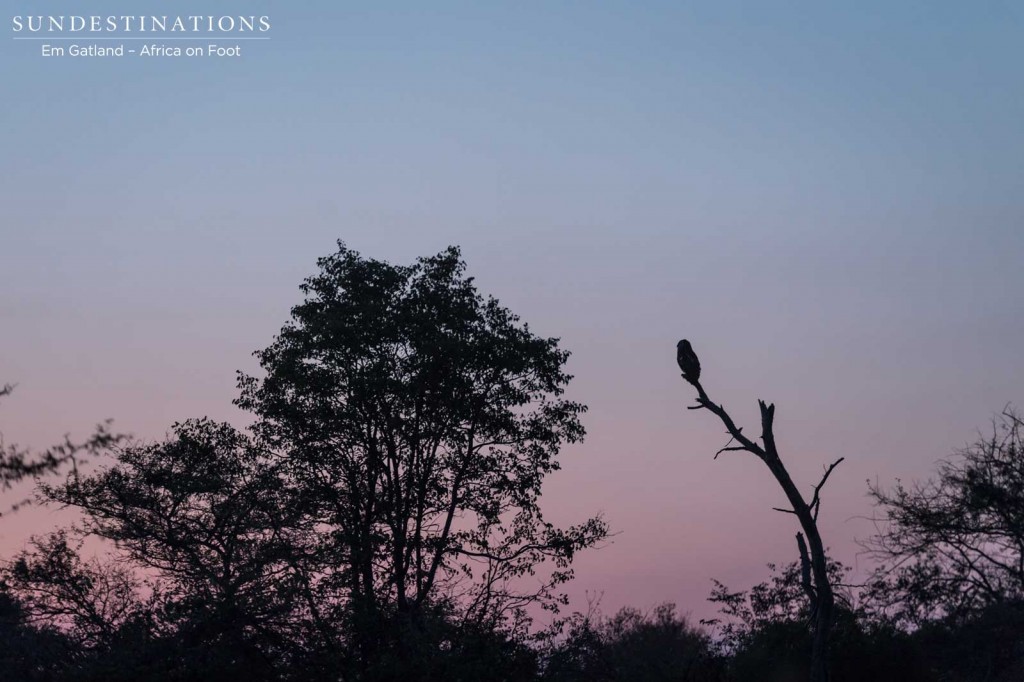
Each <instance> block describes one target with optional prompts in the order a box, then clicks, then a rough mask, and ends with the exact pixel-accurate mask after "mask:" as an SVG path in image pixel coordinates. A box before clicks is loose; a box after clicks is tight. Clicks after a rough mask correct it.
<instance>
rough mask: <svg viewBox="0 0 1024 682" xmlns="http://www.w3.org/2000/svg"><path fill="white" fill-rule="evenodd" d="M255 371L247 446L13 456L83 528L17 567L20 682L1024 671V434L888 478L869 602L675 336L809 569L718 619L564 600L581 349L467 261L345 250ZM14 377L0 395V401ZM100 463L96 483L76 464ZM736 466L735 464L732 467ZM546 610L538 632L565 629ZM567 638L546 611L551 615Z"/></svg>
mask: <svg viewBox="0 0 1024 682" xmlns="http://www.w3.org/2000/svg"><path fill="white" fill-rule="evenodd" d="M302 291H303V293H304V300H303V301H302V302H301V303H300V304H299V305H297V306H296V307H295V308H293V310H292V314H291V319H290V320H289V322H288V323H287V324H286V325H285V326H284V327H283V328H282V330H281V332H280V334H279V335H278V336H277V337H276V339H275V340H274V342H273V343H272V344H271V345H270V346H269V347H267V348H266V349H264V350H262V351H259V352H257V353H256V357H257V358H258V359H259V361H260V365H261V367H262V372H261V374H260V375H259V376H246V375H241V376H240V377H239V389H240V395H239V398H238V400H237V404H238V405H239V406H240V407H242V408H243V409H245V410H247V411H248V412H249V413H250V415H251V416H252V417H253V423H252V426H251V427H250V428H248V429H246V430H244V431H243V430H239V429H237V428H235V427H233V426H231V425H228V424H221V423H216V422H213V421H211V420H208V419H193V420H188V421H185V422H182V423H179V424H175V425H173V427H172V429H171V432H170V434H169V435H168V436H167V438H166V439H164V440H162V441H159V442H152V443H142V442H127V441H125V440H124V439H123V438H122V437H120V436H116V435H112V434H111V433H110V432H109V431H108V430H107V429H106V427H101V428H99V429H98V430H97V432H96V433H95V434H94V435H93V436H92V437H91V438H90V439H88V440H87V441H85V442H83V443H74V442H71V441H70V440H67V439H66V440H65V443H64V444H63V445H61V446H58V447H56V448H51V449H50V450H47V451H44V452H43V453H40V454H35V455H33V454H32V453H30V452H28V451H26V450H24V449H20V448H16V447H13V446H3V447H2V449H0V489H2V490H8V489H9V488H10V486H11V485H12V484H15V483H17V482H18V481H23V480H25V479H26V478H32V477H35V476H40V475H43V474H52V473H54V472H55V471H57V470H58V469H61V467H63V466H64V465H65V464H69V465H71V466H68V467H66V468H64V469H63V470H64V472H65V473H66V476H65V478H64V480H63V481H61V482H57V481H56V479H53V478H49V479H47V482H46V483H42V484H40V485H39V491H40V494H41V495H42V496H43V497H44V498H45V499H46V500H48V501H49V502H51V503H53V504H56V505H61V506H64V507H69V508H72V509H74V510H76V511H77V512H78V513H79V520H78V522H77V523H76V524H75V525H74V526H73V527H70V528H66V529H62V530H58V531H56V532H53V533H51V534H49V535H46V536H42V537H37V538H34V539H33V540H32V541H31V542H30V543H29V544H28V546H27V547H25V548H24V549H23V550H22V551H21V552H19V553H17V554H16V555H15V556H13V557H12V558H11V559H10V561H8V562H6V563H5V564H4V565H3V567H2V570H0V679H4V680H6V679H12V680H28V681H35V680H40V681H43V680H46V681H49V680H53V681H60V682H79V681H80V682H87V681H88V682H92V681H100V680H102V681H103V682H121V681H124V682H129V681H132V682H134V681H136V680H155V681H166V682H171V681H174V682H184V681H192V680H195V681H200V680H202V681H206V680H220V679H235V678H241V679H246V680H249V681H250V682H263V681H266V682H289V681H292V680H294V681H300V680H301V681H303V682H305V681H310V682H317V681H324V682H326V681H332V682H386V681H387V682H390V681H399V680H401V681H408V680H415V681H425V682H431V681H434V680H445V681H449V680H451V681H455V682H478V681H483V680H487V681H494V682H583V681H587V682H591V681H593V682H746V681H751V682H753V681H757V682H776V681H777V682H789V681H791V680H806V679H811V680H821V679H824V677H823V676H824V675H825V674H826V673H827V674H828V675H829V679H830V680H831V681H832V682H847V681H849V682H853V681H860V680H865V679H868V680H873V681H875V682H886V681H889V680H893V681H896V680H899V681H900V682H981V681H984V682H1010V681H1011V680H1012V681H1014V682H1017V681H1019V680H1021V679H1024V635H1022V633H1024V570H1022V568H1021V567H1022V565H1024V552H1022V548H1024V530H1022V528H1024V508H1022V506H1021V505H1022V500H1024V447H1022V435H1024V433H1022V428H1024V424H1022V421H1021V419H1020V418H1019V417H1018V416H1017V415H1016V413H1014V412H1013V411H1012V410H1007V411H1006V412H1005V413H1004V414H1003V415H1001V417H1000V419H999V421H998V423H997V424H996V428H995V430H994V431H993V433H992V435H991V436H986V437H984V438H981V439H980V440H979V441H978V442H977V443H975V444H974V445H972V446H970V447H968V448H966V449H965V450H963V451H961V452H959V453H957V455H956V457H954V458H953V459H951V460H949V461H947V462H943V463H942V464H941V465H940V467H939V472H938V476H937V478H936V479H935V480H933V481H929V482H927V483H923V484H915V485H912V486H904V485H902V484H900V483H897V484H896V486H895V487H894V488H892V489H883V488H881V487H879V486H871V488H870V492H871V494H872V496H873V497H874V499H875V501H876V502H877V504H878V509H879V533H878V535H877V536H876V537H875V538H872V539H871V540H870V541H868V545H869V547H870V548H871V550H872V551H873V552H874V553H875V555H876V556H878V557H880V558H881V559H882V560H883V561H882V564H881V565H880V566H879V569H878V571H877V572H876V573H875V574H874V575H872V576H871V577H870V579H869V580H868V581H867V582H866V583H865V584H863V585H855V584H851V582H850V577H849V576H850V573H851V572H850V570H849V569H848V568H846V567H845V566H843V565H842V564H841V563H839V562H837V561H835V560H833V559H830V558H829V557H827V556H826V554H825V549H824V546H823V544H822V540H821V537H820V535H819V534H818V530H817V524H816V521H817V515H818V510H819V507H820V505H821V490H822V488H823V486H824V484H825V483H826V481H827V480H828V479H829V476H830V474H831V473H832V471H833V470H834V469H835V467H836V466H837V465H838V464H839V461H841V460H839V461H837V462H835V463H834V464H832V465H831V466H830V467H828V468H827V469H826V470H825V472H824V474H823V476H822V478H821V480H820V481H819V483H818V484H817V485H816V486H815V487H814V488H813V492H812V494H811V495H810V499H809V500H808V499H805V498H804V496H803V495H802V494H801V493H800V492H799V490H797V488H796V486H795V484H793V482H792V480H791V479H790V477H789V475H788V473H787V472H786V469H785V467H784V466H783V464H782V462H781V460H780V459H779V454H778V451H777V449H776V444H775V438H774V431H773V426H774V406H773V405H768V404H765V403H764V402H761V403H760V408H761V418H762V425H761V426H762V433H761V439H760V441H759V442H755V441H754V440H751V439H749V438H748V437H747V436H745V435H744V434H743V431H742V430H741V429H740V428H739V427H737V426H736V425H735V423H734V422H733V420H732V419H731V417H730V416H729V414H728V412H726V410H725V409H724V408H723V407H722V406H721V405H718V404H716V403H714V402H712V401H711V399H710V398H709V397H708V395H707V393H706V392H705V390H704V388H703V386H702V385H701V383H700V379H701V366H700V360H699V358H698V357H697V355H696V353H695V352H694V351H693V348H692V346H691V345H690V344H689V343H688V342H680V343H679V345H678V346H677V361H678V363H679V366H680V370H681V371H682V372H683V377H684V378H685V379H686V380H687V381H688V382H689V383H690V384H692V385H693V386H694V388H695V389H696V390H697V395H698V404H697V405H696V406H695V407H694V408H691V409H707V410H708V411H710V412H712V413H713V414H715V415H716V416H717V417H718V418H719V419H720V420H721V421H722V423H723V424H724V425H725V427H726V430H727V432H728V433H729V435H730V436H731V438H732V440H731V441H730V442H729V443H728V444H727V445H726V447H724V448H722V450H721V451H720V452H727V451H745V452H749V453H752V454H754V455H756V456H757V457H758V458H759V459H761V460H762V461H763V462H765V464H766V465H767V466H768V467H769V469H770V470H771V471H772V474H773V475H774V477H775V479H776V481H777V483H779V485H780V486H781V487H782V488H783V490H784V491H785V493H786V495H787V497H788V499H789V501H790V503H791V508H789V509H784V510H779V511H783V512H786V513H791V514H794V515H796V516H797V517H798V520H799V522H800V524H801V532H800V533H798V534H797V548H798V555H797V559H798V560H797V561H794V562H792V563H790V564H788V565H785V566H783V567H781V568H779V567H776V566H773V565H769V569H770V574H769V576H768V577H767V579H766V580H764V581H763V582H761V583H759V584H757V585H754V586H753V587H751V588H749V589H745V590H740V591H735V592H734V591H731V590H730V589H729V588H728V587H726V586H725V585H724V584H722V583H720V582H717V581H716V582H715V583H714V588H713V590H712V592H711V595H710V601H711V602H712V603H714V604H716V605H717V606H718V608H719V616H718V617H716V618H710V619H706V620H704V621H701V622H700V623H699V624H693V623H691V622H690V621H689V620H688V619H687V618H685V617H682V616H680V615H678V613H677V611H676V609H675V606H674V605H671V604H663V605H661V606H658V607H656V608H654V609H653V610H651V611H642V610H639V609H634V608H626V609H622V610H620V611H619V612H618V613H616V614H615V615H613V616H611V617H605V616H602V615H601V614H600V613H599V612H597V611H596V609H593V608H592V609H591V611H590V612H589V613H588V614H585V615H584V614H580V613H574V614H571V615H569V616H562V615H558V616H557V617H553V618H552V620H553V624H552V625H550V626H549V627H548V628H547V629H538V628H537V627H536V626H535V624H534V617H535V616H536V615H537V614H538V613H544V610H547V611H548V612H550V613H552V614H555V613H557V612H558V611H559V608H560V607H562V606H564V605H565V604H566V603H567V602H566V598H565V596H564V594H563V590H562V587H563V586H564V585H565V583H566V582H567V581H568V580H570V579H571V578H572V562H573V559H574V558H575V556H576V555H577V553H578V552H580V551H581V550H584V549H588V548H592V547H595V546H597V545H598V544H600V543H601V541H602V540H603V539H604V538H606V537H607V535H608V527H607V525H606V524H605V522H604V521H603V520H602V519H601V518H600V517H596V518H592V519H589V520H585V521H584V522H583V523H581V524H579V525H577V526H573V527H570V528H564V529H563V528H557V527H555V526H553V525H552V524H550V523H548V522H547V521H546V520H545V519H544V516H543V514H542V513H541V507H540V496H541V492H542V484H543V482H544V480H545V478H546V477H547V475H548V474H550V473H552V472H553V471H555V470H557V469H558V456H559V453H560V450H561V448H562V447H563V446H564V445H565V444H568V443H576V442H579V441H580V440H581V439H582V438H583V436H584V429H583V426H582V424H581V415H582V414H583V412H584V411H585V407H584V406H583V405H582V404H580V403H576V402H573V401H570V400H567V399H566V398H565V397H564V390H565V387H566V386H567V384H568V383H569V381H570V379H571V377H570V376H569V375H568V374H567V373H566V372H565V365H566V361H567V359H568V352H567V351H565V350H564V349H562V348H560V347H559V342H558V340H557V339H553V338H545V337H541V336H537V335H536V334H534V333H533V332H532V331H531V330H530V328H529V327H528V326H527V325H525V324H523V323H521V322H520V321H519V319H518V318H517V317H515V315H513V314H512V313H511V312H510V311H508V310H507V309H505V308H504V307H502V306H501V305H500V304H499V303H498V302H497V301H496V300H494V299H493V298H487V297H484V296H482V295H481V294H480V293H479V292H478V291H477V289H476V287H475V285H474V282H473V280H472V279H471V278H469V277H467V276H466V274H465V264H464V263H463V262H462V259H461V256H460V254H459V252H458V250H456V249H449V250H447V251H444V252H442V253H440V254H438V255H436V256H433V257H430V258H423V259H420V260H418V261H416V262H415V263H414V264H412V265H409V266H395V265H391V264H388V263H383V262H380V261H374V260H370V259H365V258H363V257H361V256H360V255H359V254H357V253H355V252H353V251H351V250H349V249H347V248H345V247H344V246H343V245H339V249H338V251H337V252H336V253H334V254H332V255H330V256H328V257H327V258H324V259H321V260H320V261H319V271H318V273H317V274H316V275H314V276H313V277H311V278H309V279H307V280H306V281H305V283H304V284H303V286H302ZM9 392H10V387H4V388H3V389H0V397H5V396H7V395H8V394H9ZM101 453H102V454H104V456H105V458H106V459H105V460H104V461H105V466H103V467H102V468H99V469H96V470H92V471H90V472H85V471H84V470H83V469H81V468H79V467H78V466H74V465H75V463H76V462H77V461H78V459H77V458H78V456H79V455H83V454H93V455H96V454H101ZM716 456H717V455H716ZM545 615H547V614H545ZM545 620H547V618H546V619H545Z"/></svg>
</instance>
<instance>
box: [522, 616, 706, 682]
mask: <svg viewBox="0 0 1024 682" xmlns="http://www.w3.org/2000/svg"><path fill="white" fill-rule="evenodd" d="M724 672H725V670H724V661H723V659H721V658H720V657H719V656H717V655H716V654H715V652H714V650H713V647H712V644H711V640H710V638H709V637H708V635H707V634H706V633H705V632H704V631H703V630H701V629H698V628H695V627H693V626H692V625H691V624H690V623H689V622H687V620H686V619H685V618H683V617H680V616H679V615H677V614H676V612H675V605H674V604H662V605H660V606H658V607H657V608H655V609H654V610H653V611H652V612H649V613H645V612H643V611H640V610H637V609H631V608H624V609H622V610H620V611H619V612H618V613H616V614H615V615H614V616H612V617H610V618H604V617H601V616H600V614H594V613H591V614H588V615H582V614H578V613H577V614H574V616H573V617H572V618H570V619H569V622H568V631H567V633H566V636H565V637H564V638H563V639H562V640H561V641H558V642H557V643H555V644H554V645H553V646H551V648H550V649H549V651H548V652H547V654H546V657H545V665H544V674H543V675H542V679H543V680H550V681H552V682H554V681H556V680H557V681H558V682H590V681H593V682H629V681H632V680H644V681H645V682H713V681H717V680H722V679H724V677H723V675H724Z"/></svg>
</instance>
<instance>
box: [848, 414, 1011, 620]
mask: <svg viewBox="0 0 1024 682" xmlns="http://www.w3.org/2000/svg"><path fill="white" fill-rule="evenodd" d="M869 486H870V492H871V496H872V497H873V498H874V499H875V502H876V503H877V505H878V507H879V510H880V514H879V518H878V525H879V528H880V531H879V533H878V534H877V535H876V536H875V537H873V538H871V539H870V540H869V541H868V542H867V543H866V544H867V547H868V549H870V550H871V551H872V552H873V554H874V555H875V556H876V557H877V558H879V559H880V560H881V561H882V565H881V566H880V568H879V570H878V572H877V573H876V576H875V580H874V582H873V585H872V591H871V594H870V595H869V596H870V601H871V603H872V604H873V606H874V608H875V609H876V610H877V611H878V612H879V614H880V615H884V616H886V617H888V618H890V619H892V620H893V621H894V622H896V623H900V624H904V625H908V626H911V627H915V626H919V625H921V624H923V623H926V622H929V621H933V620H937V619H943V618H954V619H957V618H967V617H970V616H972V615H974V614H978V613H980V612H982V611H984V610H985V609H986V608H988V607H989V606H991V605H993V604H1000V603H1005V602H1013V601H1022V600H1024V421H1022V420H1021V418H1020V416H1018V415H1017V414H1016V413H1015V412H1013V411H1012V410H1011V409H1007V410H1006V411H1004V412H1003V413H1002V414H1001V415H1000V417H999V419H998V420H997V421H996V422H994V423H993V430H992V433H991V434H990V435H988V436H983V437H981V438H979V440H978V441H977V442H975V443H974V444H972V445H970V446H969V447H967V448H964V449H962V450H960V451H959V452H957V453H956V457H954V458H953V459H950V460H947V461H944V462H941V463H940V465H939V468H938V476H937V478H935V479H933V480H929V481H926V482H924V483H915V484H912V485H904V484H903V483H901V482H897V483H896V485H895V486H894V487H893V488H891V489H884V488H882V487H880V486H878V485H870V483H869Z"/></svg>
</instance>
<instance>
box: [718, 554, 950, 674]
mask: <svg viewBox="0 0 1024 682" xmlns="http://www.w3.org/2000/svg"><path fill="white" fill-rule="evenodd" d="M768 567H769V569H770V571H771V577H770V578H769V579H768V580H765V581H762V582H761V583H758V584H757V585H755V586H753V587H752V588H750V589H749V590H741V591H739V592H731V591H730V590H729V589H728V588H727V587H726V586H725V585H723V584H722V583H720V582H718V581H717V580H716V581H715V587H714V589H713V590H712V593H711V596H710V597H709V600H710V601H711V602H714V603H717V604H718V605H719V607H720V613H721V617H720V618H713V619H708V620H704V621H702V624H705V625H709V626H712V627H714V628H715V629H716V630H717V633H716V634H717V643H718V646H719V647H720V652H721V654H722V655H723V656H725V657H726V658H727V660H728V669H729V675H730V678H729V679H732V680H736V681H737V682H746V681H747V680H749V681H751V682H755V681H756V682H772V681H775V680H779V681H780V682H781V681H783V680H795V679H806V678H807V677H808V675H810V664H809V663H810V661H809V656H808V653H809V652H810V650H811V647H812V645H813V642H812V637H813V633H812V631H811V629H810V626H811V624H812V623H813V614H812V613H811V607H810V604H809V603H808V601H807V599H806V597H805V595H804V593H803V586H802V584H801V583H802V577H801V572H802V567H801V566H800V564H798V563H796V562H794V563H791V564H788V565H786V566H784V567H782V568H779V567H777V566H775V565H774V564H768ZM849 572H850V569H849V568H847V567H846V566H844V565H842V564H841V563H840V562H838V561H834V560H830V561H829V565H828V574H829V581H830V584H832V585H833V586H834V588H835V590H836V600H837V604H836V606H837V608H836V618H835V623H834V627H833V633H832V643H831V646H830V647H829V663H830V667H831V671H832V672H831V676H832V679H833V680H835V681H836V682H845V681H847V680H849V682H859V681H860V680H863V679H877V680H901V681H904V682H911V681H914V680H920V681H921V682H926V681H931V680H935V679H937V678H936V677H934V676H933V675H932V674H931V673H930V672H929V670H928V666H927V665H925V663H924V659H925V657H924V656H923V654H922V651H921V647H920V646H919V645H918V644H917V643H916V642H915V641H913V640H912V638H911V637H910V636H909V635H908V634H907V633H904V632H900V631H898V630H896V629H894V628H892V627H890V626H889V625H888V624H885V623H879V622H876V621H873V620H871V619H870V618H869V617H868V614H867V613H866V612H865V611H864V610H863V609H862V608H861V607H859V606H858V605H857V603H856V601H857V596H858V595H857V588H858V587H859V586H847V585H846V583H845V580H846V576H847V575H848V574H849Z"/></svg>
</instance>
